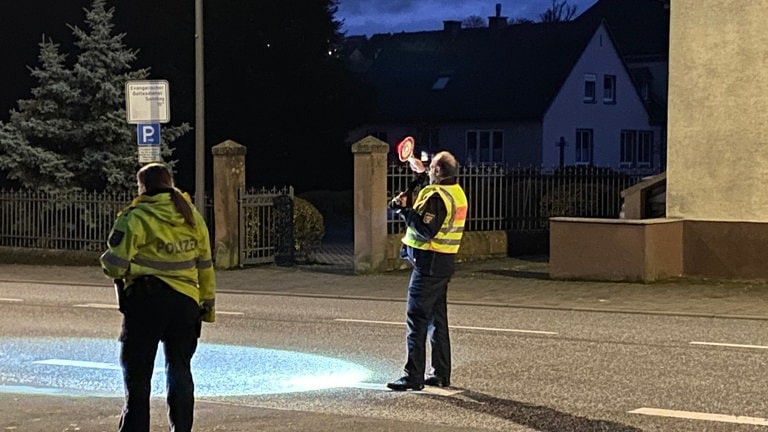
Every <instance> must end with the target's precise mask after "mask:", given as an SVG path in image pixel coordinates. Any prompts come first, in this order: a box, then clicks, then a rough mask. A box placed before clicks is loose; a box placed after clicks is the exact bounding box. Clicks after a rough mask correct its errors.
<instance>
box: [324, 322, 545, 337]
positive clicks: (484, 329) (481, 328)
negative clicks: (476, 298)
mask: <svg viewBox="0 0 768 432" xmlns="http://www.w3.org/2000/svg"><path fill="white" fill-rule="evenodd" d="M334 321H340V322H351V323H364V324H383V325H397V326H404V325H405V323H403V322H392V321H373V320H360V319H347V318H336V319H334ZM448 327H449V328H452V329H462V330H481V331H492V332H508V333H529V334H542V335H556V334H557V332H551V331H543V330H522V329H507V328H495V327H470V326H457V325H452V326H448Z"/></svg>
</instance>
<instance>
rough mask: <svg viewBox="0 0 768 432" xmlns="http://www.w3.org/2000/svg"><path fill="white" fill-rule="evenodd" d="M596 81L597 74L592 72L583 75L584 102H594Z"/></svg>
mask: <svg viewBox="0 0 768 432" xmlns="http://www.w3.org/2000/svg"><path fill="white" fill-rule="evenodd" d="M596 82H597V76H595V75H594V74H586V75H584V103H595V100H596V97H597V96H596V95H595V93H596V90H595V83H596Z"/></svg>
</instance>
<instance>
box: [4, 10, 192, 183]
mask: <svg viewBox="0 0 768 432" xmlns="http://www.w3.org/2000/svg"><path fill="white" fill-rule="evenodd" d="M113 16H114V8H109V9H108V8H107V7H106V0H93V3H92V6H91V8H90V9H85V29H81V28H79V27H77V26H72V25H70V26H69V28H70V29H71V31H72V34H73V35H74V37H75V46H76V47H77V48H78V55H77V58H76V60H75V62H74V64H73V65H72V66H71V67H68V66H67V64H66V56H65V55H63V54H61V53H60V51H59V46H58V45H57V44H54V43H53V42H52V41H46V40H45V39H43V41H42V42H41V43H40V54H39V56H38V60H39V62H40V65H39V66H37V67H35V68H32V69H31V75H32V77H33V78H34V79H35V80H36V81H37V86H36V87H35V88H34V89H32V96H33V97H32V98H31V99H27V100H21V101H19V103H18V111H16V110H12V111H11V115H10V119H9V121H8V122H7V123H5V124H0V171H1V172H3V173H5V174H6V176H7V178H8V179H10V180H12V181H14V182H15V183H17V185H19V186H21V187H25V188H35V189H39V190H47V191H67V190H77V189H79V190H110V191H123V190H131V189H134V188H135V185H136V181H135V178H134V174H135V171H136V169H137V168H138V165H139V164H138V157H137V145H136V135H135V134H136V131H135V126H133V125H129V124H127V122H126V113H125V96H124V89H125V83H126V81H129V80H142V79H147V77H148V76H149V69H148V68H147V69H138V70H132V69H131V64H132V63H133V62H134V61H135V60H136V58H137V51H136V50H131V49H128V48H127V47H126V46H125V44H124V42H123V38H124V36H125V34H115V33H114V25H113ZM190 130H191V127H190V126H189V125H188V124H186V123H183V124H180V125H178V126H169V127H164V128H163V131H162V147H161V155H162V156H163V158H164V159H166V161H167V162H168V163H169V164H170V165H173V164H174V161H169V160H168V158H170V157H171V156H172V153H173V149H172V148H171V147H170V146H169V144H170V143H172V142H173V141H175V140H176V139H177V138H179V137H180V136H182V135H184V134H185V133H187V132H189V131H190Z"/></svg>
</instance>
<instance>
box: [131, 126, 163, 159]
mask: <svg viewBox="0 0 768 432" xmlns="http://www.w3.org/2000/svg"><path fill="white" fill-rule="evenodd" d="M136 140H137V141H138V143H139V163H150V162H162V158H161V157H160V143H161V140H160V124H159V123H150V124H138V125H136Z"/></svg>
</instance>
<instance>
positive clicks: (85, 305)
mask: <svg viewBox="0 0 768 432" xmlns="http://www.w3.org/2000/svg"><path fill="white" fill-rule="evenodd" d="M75 307H80V308H94V309H117V305H116V304H112V303H109V304H107V303H83V304H77V305H75ZM216 315H244V313H243V312H227V311H216Z"/></svg>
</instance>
